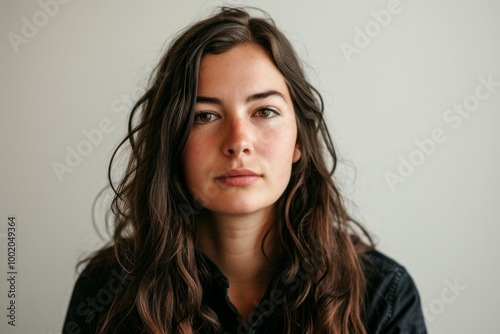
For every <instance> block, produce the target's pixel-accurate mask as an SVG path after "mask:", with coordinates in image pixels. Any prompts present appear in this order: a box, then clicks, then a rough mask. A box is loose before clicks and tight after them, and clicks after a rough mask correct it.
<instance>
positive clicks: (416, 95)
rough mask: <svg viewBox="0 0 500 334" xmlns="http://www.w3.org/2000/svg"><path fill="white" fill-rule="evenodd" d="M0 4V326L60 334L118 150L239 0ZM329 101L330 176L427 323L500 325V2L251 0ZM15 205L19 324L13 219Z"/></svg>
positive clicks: (93, 245) (436, 328)
mask: <svg viewBox="0 0 500 334" xmlns="http://www.w3.org/2000/svg"><path fill="white" fill-rule="evenodd" d="M0 3H1V5H0V7H1V8H0V16H1V21H0V22H1V23H0V32H1V35H2V39H1V43H0V47H1V57H2V61H1V63H0V68H1V79H0V80H1V81H0V82H1V85H2V87H1V98H0V106H1V117H0V143H1V144H0V145H1V157H2V158H1V159H2V160H1V174H0V180H1V201H0V213H1V214H0V221H1V224H0V248H1V252H0V254H1V256H0V258H1V259H0V269H1V270H0V306H1V307H0V309H1V310H2V311H1V312H0V313H1V314H0V319H1V320H0V332H2V333H6V334H8V333H27V334H38V333H40V334H42V333H45V334H48V333H60V332H61V324H62V321H63V318H64V316H65V312H66V307H67V305H68V301H69V297H70V294H71V291H72V289H73V285H74V282H75V280H76V278H77V276H76V272H75V264H76V262H77V260H79V259H82V258H83V257H84V256H85V255H88V254H89V252H91V251H93V250H95V249H97V248H98V247H99V246H100V245H102V244H103V242H104V241H103V240H102V239H101V238H100V237H99V234H98V231H101V232H103V231H104V227H103V226H104V225H103V224H104V223H103V220H104V219H103V217H104V212H105V208H106V207H105V203H106V200H109V197H107V198H104V201H103V202H100V204H99V203H98V205H97V207H96V214H95V218H96V220H97V222H98V231H96V228H94V226H93V225H92V211H91V209H92V202H93V200H94V199H95V197H96V196H97V194H98V192H99V190H100V189H101V188H102V187H103V186H105V185H106V183H107V178H106V175H107V174H106V168H107V165H108V162H109V159H110V157H111V153H112V150H113V149H114V148H115V147H116V146H117V144H118V142H119V140H120V139H121V138H122V137H123V136H124V134H125V129H126V121H127V115H128V113H129V111H130V107H131V105H132V103H133V102H134V101H135V100H136V99H137V97H139V95H140V94H141V92H143V90H144V85H145V80H146V78H147V76H148V74H149V72H150V70H151V68H152V66H153V65H155V64H156V63H157V62H158V60H159V57H160V54H161V51H162V50H164V48H165V46H166V41H168V40H170V39H171V37H172V35H173V34H174V33H176V32H178V31H179V30H180V29H181V28H183V27H185V26H186V25H187V24H189V23H191V22H193V21H195V20H197V19H199V18H201V17H203V16H205V15H207V14H209V13H210V12H211V11H212V10H213V9H214V8H215V7H217V6H219V5H221V4H224V3H226V4H233V5H242V4H243V2H242V1H229V2H222V1H203V0H199V1H184V2H180V1H159V0H158V1H118V0H114V1H99V2H97V1H93V2H89V1H78V0H72V1H68V0H65V1H63V0H40V1H35V0H30V1H7V0H2V1H1V2H0ZM244 4H245V5H251V6H256V7H259V8H262V9H264V10H265V11H267V12H268V13H269V14H271V16H272V17H273V18H274V19H275V21H276V23H277V24H278V26H279V27H280V28H281V29H282V30H283V31H284V32H285V33H286V34H287V36H288V37H289V38H290V40H291V41H292V42H293V44H294V46H295V47H296V49H297V51H298V53H299V54H300V57H301V59H303V60H304V61H305V62H306V64H307V66H306V70H307V73H308V75H309V77H310V79H311V81H312V82H313V84H315V85H316V86H317V87H318V88H319V90H320V92H321V93H322V94H323V97H324V100H325V113H326V118H327V122H328V124H329V126H330V129H331V132H332V135H333V138H334V142H335V144H336V148H337V149H338V153H339V156H340V165H339V173H338V176H337V181H338V182H339V184H340V185H341V187H342V190H343V192H344V194H345V196H346V197H347V198H348V199H349V200H350V204H349V209H350V211H351V212H352V214H353V215H354V216H356V217H357V218H359V220H361V221H362V222H363V224H364V225H365V226H366V227H367V228H368V229H369V230H370V231H371V232H372V233H373V234H374V235H375V236H376V239H377V240H378V245H379V248H380V250H382V251H383V252H385V253H386V254H387V255H389V256H391V257H392V258H394V259H396V260H397V261H398V262H400V263H401V264H403V265H404V266H405V267H406V268H407V269H408V271H409V272H410V274H411V275H412V277H413V278H414V280H415V282H416V284H417V286H418V288H419V291H420V294H421V298H422V306H423V308H424V310H425V314H426V322H427V326H428V329H429V331H430V332H431V333H467V334H468V333H493V332H496V331H497V330H498V327H499V325H500V322H499V320H498V299H499V297H500V293H499V291H500V288H499V284H498V281H499V277H500V263H499V260H498V254H499V253H500V252H499V251H500V244H499V243H498V235H499V233H500V227H499V223H500V221H499V213H498V207H499V203H500V190H499V189H500V179H499V174H498V171H499V170H500V157H499V152H498V147H499V145H500V134H499V133H500V132H499V131H498V127H499V125H500V113H499V111H500V110H499V107H500V66H499V65H500V63H499V60H500V36H499V32H500V20H499V19H498V15H499V14H500V4H499V2H497V1H493V0H492V1H487V0H482V1H478V0H476V1H472V0H470V1H452V0H449V1H445V0H434V1H416V0H413V1H411V0H400V1H394V0H377V1H347V0H343V1H329V2H327V1H318V0H311V1H296V2H290V1H284V0H283V1H248V2H244ZM10 216H15V218H16V263H15V266H16V267H15V270H17V274H16V280H15V293H16V298H15V303H16V304H15V307H16V312H15V314H16V318H15V319H16V320H15V325H16V326H15V327H13V326H11V325H9V324H8V321H9V320H10V319H9V318H8V317H7V315H8V314H10V313H9V312H10V311H9V310H8V309H7V308H8V307H9V303H10V300H11V299H10V298H8V290H9V289H10V283H9V282H8V281H7V279H8V278H9V276H8V274H7V272H8V271H9V269H8V267H7V246H8V241H9V240H8V236H7V225H8V218H9V217H10Z"/></svg>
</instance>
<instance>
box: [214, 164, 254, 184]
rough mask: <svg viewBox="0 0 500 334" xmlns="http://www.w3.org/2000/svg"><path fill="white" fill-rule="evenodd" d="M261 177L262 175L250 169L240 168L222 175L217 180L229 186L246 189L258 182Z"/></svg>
mask: <svg viewBox="0 0 500 334" xmlns="http://www.w3.org/2000/svg"><path fill="white" fill-rule="evenodd" d="M261 177H262V176H261V175H260V174H258V173H256V172H254V171H252V170H250V169H245V168H238V169H231V170H228V171H226V172H224V173H221V174H220V175H218V176H216V177H215V179H216V180H217V181H218V182H220V183H223V184H225V185H227V186H232V187H244V186H249V185H251V184H253V183H255V182H257V181H258V180H259V179H260V178H261Z"/></svg>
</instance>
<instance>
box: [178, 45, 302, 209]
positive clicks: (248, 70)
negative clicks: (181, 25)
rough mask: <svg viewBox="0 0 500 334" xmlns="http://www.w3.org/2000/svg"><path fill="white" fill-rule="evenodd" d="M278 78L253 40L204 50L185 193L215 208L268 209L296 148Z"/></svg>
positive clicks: (293, 128)
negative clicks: (215, 51)
mask: <svg viewBox="0 0 500 334" xmlns="http://www.w3.org/2000/svg"><path fill="white" fill-rule="evenodd" d="M296 141H297V126H296V121H295V113H294V109H293V104H292V100H291V98H290V93H289V91H288V87H287V85H286V83H285V79H284V77H283V76H282V75H281V73H280V72H279V71H278V69H277V68H276V67H275V66H274V64H273V62H272V61H271V59H270V58H269V56H268V55H267V53H266V52H265V51H264V50H263V49H262V48H261V47H259V46H257V45H255V44H240V45H238V46H235V47H233V48H232V49H230V50H229V51H226V52H224V53H221V54H207V55H205V56H204V57H203V59H202V61H201V65H200V73H199V84H198V92H197V102H196V106H195V121H194V124H193V127H192V130H191V133H190V134H189V137H188V140H187V143H186V146H185V148H184V154H183V161H182V162H183V168H184V175H185V181H186V184H187V186H188V188H189V191H190V192H191V194H192V195H193V196H194V197H195V199H196V200H197V201H198V202H199V203H200V204H201V205H203V206H204V207H205V208H207V209H208V210H210V211H212V212H214V213H226V214H252V213H255V212H259V211H262V210H270V209H272V208H273V207H274V206H273V204H274V203H275V202H276V201H277V200H278V198H279V197H280V196H281V195H282V194H283V192H284V190H285V188H286V186H287V185H288V182H289V180H290V174H291V169H292V163H293V162H296V161H297V160H298V159H299V158H300V155H301V152H300V150H299V147H298V145H297V144H296Z"/></svg>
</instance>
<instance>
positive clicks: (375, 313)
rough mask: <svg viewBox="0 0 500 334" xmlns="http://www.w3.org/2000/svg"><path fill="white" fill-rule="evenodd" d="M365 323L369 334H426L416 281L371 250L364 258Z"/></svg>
mask: <svg viewBox="0 0 500 334" xmlns="http://www.w3.org/2000/svg"><path fill="white" fill-rule="evenodd" d="M363 269H364V274H365V278H366V293H365V301H364V303H365V304H364V308H365V313H364V321H365V324H366V326H367V329H368V332H369V333H412V334H413V333H415V334H416V333H427V331H426V328H425V322H424V318H423V313H422V307H421V303H420V296H419V293H418V290H417V287H416V285H415V282H414V281H413V279H412V278H411V276H410V275H409V273H408V272H407V271H406V269H405V268H404V267H403V266H401V265H400V264H399V263H397V262H396V261H394V260H393V259H391V258H389V257H387V256H386V255H384V254H382V253H380V252H378V251H376V250H371V251H369V252H367V253H366V254H365V255H364V257H363Z"/></svg>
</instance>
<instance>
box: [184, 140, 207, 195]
mask: <svg viewBox="0 0 500 334" xmlns="http://www.w3.org/2000/svg"><path fill="white" fill-rule="evenodd" d="M205 145H206V144H205ZM205 145H204V143H203V142H200V141H198V140H197V138H196V137H193V136H190V137H189V138H188V140H187V142H186V145H185V147H184V153H183V155H182V168H183V170H184V175H185V178H186V183H187V185H188V186H191V183H192V182H193V181H195V180H196V178H197V170H199V167H200V166H201V164H202V163H203V161H205V158H204V153H206V148H205Z"/></svg>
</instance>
